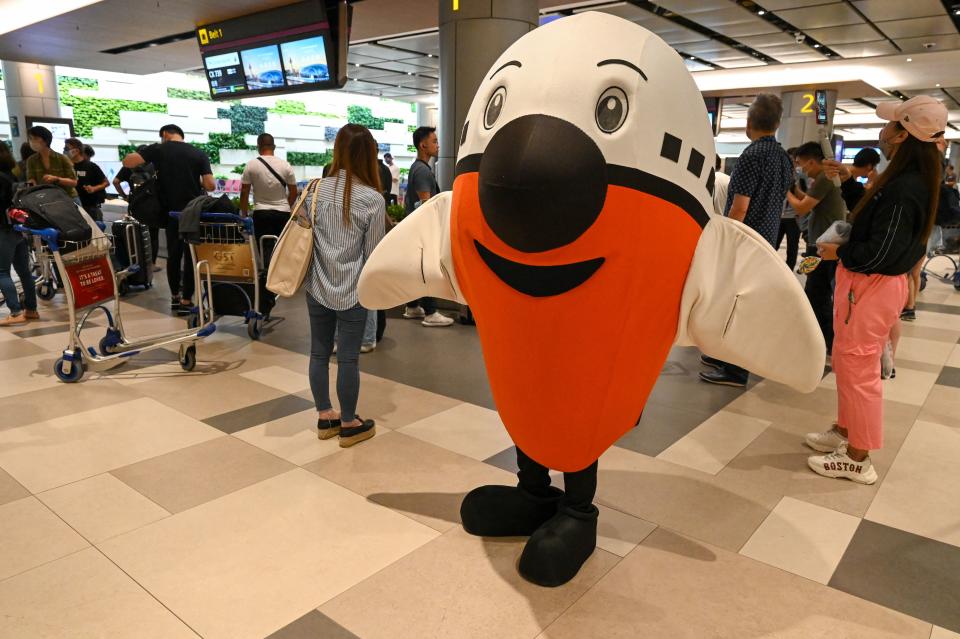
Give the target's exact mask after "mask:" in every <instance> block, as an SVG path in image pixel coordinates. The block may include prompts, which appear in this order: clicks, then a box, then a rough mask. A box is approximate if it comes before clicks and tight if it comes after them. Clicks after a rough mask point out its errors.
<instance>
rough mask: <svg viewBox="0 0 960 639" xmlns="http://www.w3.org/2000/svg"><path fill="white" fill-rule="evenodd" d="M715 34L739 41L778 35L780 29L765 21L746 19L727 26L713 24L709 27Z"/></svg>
mask: <svg viewBox="0 0 960 639" xmlns="http://www.w3.org/2000/svg"><path fill="white" fill-rule="evenodd" d="M711 28H712V29H713V30H714V31H716V32H717V33H722V34H723V35H725V36H727V37H729V38H736V39H737V40H739V39H740V38H742V37H744V36H752V35H762V34H764V33H780V29H778V28H777V27H775V26H773V25H772V24H770V23H769V22H767V21H765V20H757V19H748V20H740V21H737V22H731V23H728V24H715V25H713V26H712V27H711Z"/></svg>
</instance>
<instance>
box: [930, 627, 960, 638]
mask: <svg viewBox="0 0 960 639" xmlns="http://www.w3.org/2000/svg"><path fill="white" fill-rule="evenodd" d="M930 639H960V634H958V633H956V632H951V631H950V630H947V629H946V628H941V627H939V626H934V627H933V632H931V633H930Z"/></svg>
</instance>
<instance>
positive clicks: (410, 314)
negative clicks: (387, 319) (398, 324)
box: [403, 306, 427, 319]
mask: <svg viewBox="0 0 960 639" xmlns="http://www.w3.org/2000/svg"><path fill="white" fill-rule="evenodd" d="M426 315H427V314H426V313H424V312H423V307H422V306H408V307H406V308H405V309H403V319H423V318H424V317H426Z"/></svg>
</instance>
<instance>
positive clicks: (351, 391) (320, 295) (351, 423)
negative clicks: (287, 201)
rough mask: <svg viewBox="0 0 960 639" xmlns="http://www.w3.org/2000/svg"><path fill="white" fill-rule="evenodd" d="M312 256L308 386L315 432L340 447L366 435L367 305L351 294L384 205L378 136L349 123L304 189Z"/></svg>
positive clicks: (380, 230)
mask: <svg viewBox="0 0 960 639" xmlns="http://www.w3.org/2000/svg"><path fill="white" fill-rule="evenodd" d="M313 198H319V199H318V201H317V206H316V220H315V222H314V225H313V262H312V264H311V266H310V270H309V271H308V273H307V280H306V288H307V309H308V310H309V312H310V338H311V345H310V387H311V390H312V391H313V398H314V401H315V402H316V405H317V411H318V413H319V417H318V420H317V429H318V435H319V437H320V439H330V438H331V437H336V436H337V435H339V436H340V446H341V447H343V448H346V447H348V446H353V445H354V444H357V443H359V442H362V441H364V440H367V439H370V438H371V437H373V435H374V432H375V426H374V421H373V420H372V419H361V418H360V417H358V416H357V414H356V408H357V399H358V397H359V394H360V368H359V365H358V361H359V359H360V342H361V339H362V337H363V329H364V324H365V323H366V318H367V311H366V309H364V308H363V307H362V306H360V303H359V301H358V300H357V281H358V280H359V279H360V271H361V270H362V269H363V265H364V264H365V263H366V261H367V258H369V257H370V254H371V253H372V252H373V249H374V248H375V247H376V246H377V244H378V243H379V242H380V240H382V239H383V235H384V231H385V227H386V210H385V206H384V199H383V196H382V195H381V194H380V177H379V172H378V170H377V143H376V142H375V141H374V139H373V136H372V135H370V131H368V130H367V129H366V128H365V127H362V126H359V125H356V124H348V125H347V126H345V127H343V128H342V129H340V132H339V133H338V134H337V139H336V141H335V142H334V146H333V163H332V164H331V166H330V174H329V177H326V178H324V179H323V180H322V181H321V182H320V185H319V188H317V189H316V190H315V191H314V192H313V193H310V194H309V195H307V196H306V201H305V202H304V207H305V208H306V210H308V211H309V210H313V208H312V207H313V204H314V203H313V201H312V200H313ZM334 336H336V344H337V399H338V400H339V401H340V412H337V411H335V410H334V409H333V405H332V404H331V403H330V390H329V389H330V386H329V379H330V377H329V375H330V372H329V366H330V355H331V353H332V352H333V344H334V338H335V337H334Z"/></svg>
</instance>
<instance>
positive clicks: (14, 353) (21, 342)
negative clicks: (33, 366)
mask: <svg viewBox="0 0 960 639" xmlns="http://www.w3.org/2000/svg"><path fill="white" fill-rule="evenodd" d="M2 330H3V331H6V330H8V329H2ZM46 354H47V351H46V350H45V349H42V348H40V347H39V346H37V345H36V344H32V343H31V342H29V341H27V340H25V339H20V338H17V337H14V338H13V339H12V340H5V341H0V362H5V361H6V360H8V359H22V358H25V357H38V356H42V355H46Z"/></svg>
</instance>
